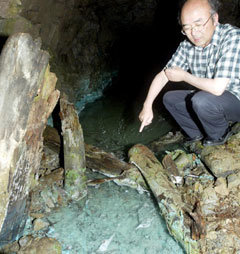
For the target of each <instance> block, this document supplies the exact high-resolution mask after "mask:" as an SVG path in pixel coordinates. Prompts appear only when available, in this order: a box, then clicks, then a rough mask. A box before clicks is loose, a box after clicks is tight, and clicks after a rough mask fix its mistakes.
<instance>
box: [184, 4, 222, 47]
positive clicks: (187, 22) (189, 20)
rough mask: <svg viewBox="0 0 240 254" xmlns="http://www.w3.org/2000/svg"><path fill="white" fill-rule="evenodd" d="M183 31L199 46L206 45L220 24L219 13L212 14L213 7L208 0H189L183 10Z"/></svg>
mask: <svg viewBox="0 0 240 254" xmlns="http://www.w3.org/2000/svg"><path fill="white" fill-rule="evenodd" d="M181 23H182V29H183V32H184V33H185V34H186V36H187V37H188V39H189V40H190V41H191V42H192V43H193V44H194V45H196V46H198V47H203V48H204V47H206V46H207V45H208V44H209V43H210V41H211V39H212V36H213V33H214V30H215V28H216V25H217V24H218V15H217V13H215V14H212V15H211V8H210V6H209V4H208V2H207V1H206V0H189V1H187V2H186V3H185V5H184V6H183V9H182V12H181Z"/></svg>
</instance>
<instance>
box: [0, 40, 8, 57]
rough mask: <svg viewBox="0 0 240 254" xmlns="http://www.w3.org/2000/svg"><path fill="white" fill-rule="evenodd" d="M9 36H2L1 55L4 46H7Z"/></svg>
mask: <svg viewBox="0 0 240 254" xmlns="http://www.w3.org/2000/svg"><path fill="white" fill-rule="evenodd" d="M7 39H8V36H0V53H1V52H2V49H3V46H4V45H5V43H6V41H7Z"/></svg>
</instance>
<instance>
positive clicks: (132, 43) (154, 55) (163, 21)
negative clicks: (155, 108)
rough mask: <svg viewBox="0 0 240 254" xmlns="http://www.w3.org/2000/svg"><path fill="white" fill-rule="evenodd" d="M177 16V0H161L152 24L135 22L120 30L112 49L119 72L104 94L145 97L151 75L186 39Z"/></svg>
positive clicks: (112, 55) (129, 97) (160, 68)
mask: <svg viewBox="0 0 240 254" xmlns="http://www.w3.org/2000/svg"><path fill="white" fill-rule="evenodd" d="M166 14H167V15H166ZM177 16H178V2H177V1H176V2H174V3H172V2H162V3H161V4H159V6H158V8H157V9H156V12H155V17H154V22H153V24H152V25H151V26H134V27H132V28H131V29H129V30H125V31H121V35H120V36H119V40H117V41H115V43H114V45H113V48H112V51H111V57H112V61H113V64H114V65H118V68H119V73H118V76H117V77H116V78H115V79H114V80H113V84H112V86H111V87H110V88H108V89H106V91H105V94H109V93H110V94H116V95H117V96H118V97H119V96H122V97H124V98H126V99H129V100H134V99H137V98H138V97H140V98H141V99H144V98H143V97H144V96H145V95H146V92H147V90H148V87H149V85H150V83H151V81H152V79H153V78H154V76H155V75H156V74H157V73H158V72H160V71H161V70H162V68H163V67H164V66H165V64H166V63H167V62H168V60H169V59H170V57H171V55H172V54H173V53H174V51H175V50H176V48H177V45H178V44H179V42H180V41H181V40H182V39H183V37H182V35H181V32H180V27H179V24H178V21H177Z"/></svg>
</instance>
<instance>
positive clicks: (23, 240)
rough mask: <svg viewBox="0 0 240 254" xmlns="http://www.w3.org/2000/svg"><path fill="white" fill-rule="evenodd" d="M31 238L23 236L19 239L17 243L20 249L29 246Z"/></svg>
mask: <svg viewBox="0 0 240 254" xmlns="http://www.w3.org/2000/svg"><path fill="white" fill-rule="evenodd" d="M32 240H33V237H32V236H31V235H26V236H23V237H21V238H20V239H19V241H18V243H19V245H20V246H21V247H27V246H28V245H30V244H31V242H32Z"/></svg>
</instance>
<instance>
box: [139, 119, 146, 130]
mask: <svg viewBox="0 0 240 254" xmlns="http://www.w3.org/2000/svg"><path fill="white" fill-rule="evenodd" d="M145 125H146V124H145V121H142V124H141V126H140V129H139V132H142V130H143V128H144V127H145Z"/></svg>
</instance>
